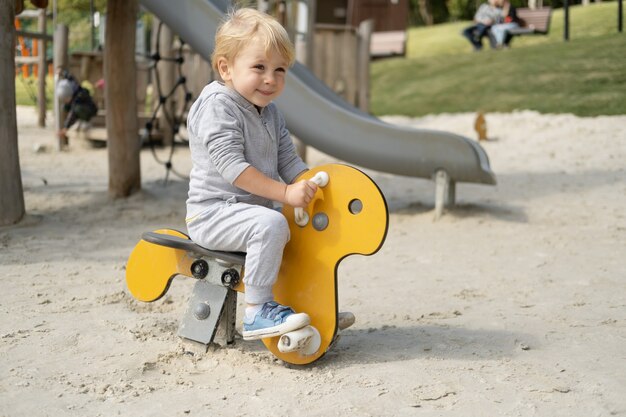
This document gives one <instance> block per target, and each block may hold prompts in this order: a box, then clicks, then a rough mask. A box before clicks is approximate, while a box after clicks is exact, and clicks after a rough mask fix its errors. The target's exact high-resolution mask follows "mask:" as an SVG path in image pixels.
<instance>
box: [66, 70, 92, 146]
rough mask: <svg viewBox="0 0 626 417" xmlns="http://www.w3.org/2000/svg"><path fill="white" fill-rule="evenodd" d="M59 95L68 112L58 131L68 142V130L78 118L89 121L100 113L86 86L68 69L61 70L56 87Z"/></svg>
mask: <svg viewBox="0 0 626 417" xmlns="http://www.w3.org/2000/svg"><path fill="white" fill-rule="evenodd" d="M56 94H57V97H58V98H59V99H60V100H61V101H62V102H63V105H64V108H63V110H64V111H65V112H67V116H66V117H65V121H64V122H63V127H62V128H61V129H60V130H59V131H58V132H57V135H58V136H59V138H61V139H63V140H64V141H65V143H67V130H68V129H69V128H70V127H72V126H73V125H74V123H76V122H77V121H78V120H82V121H84V122H89V121H90V120H91V118H92V117H94V116H95V115H96V114H97V113H98V106H97V105H96V103H95V102H94V101H93V99H92V98H91V94H89V91H88V90H87V89H86V88H83V87H81V86H80V84H78V81H76V79H75V78H74V77H73V76H72V75H71V74H70V73H69V72H67V71H65V70H61V72H60V73H59V81H58V82H57V88H56Z"/></svg>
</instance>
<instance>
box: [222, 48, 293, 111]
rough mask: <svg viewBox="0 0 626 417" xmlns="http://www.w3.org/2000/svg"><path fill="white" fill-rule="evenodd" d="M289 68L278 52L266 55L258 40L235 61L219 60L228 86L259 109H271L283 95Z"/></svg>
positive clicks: (243, 50)
mask: <svg viewBox="0 0 626 417" xmlns="http://www.w3.org/2000/svg"><path fill="white" fill-rule="evenodd" d="M287 67H288V65H287V61H286V60H285V59H284V58H283V57H282V56H281V55H280V54H279V53H278V51H275V50H273V51H271V52H270V53H269V54H266V53H265V48H264V45H263V43H262V42H261V41H260V40H259V39H257V38H255V39H253V40H252V41H250V42H249V43H248V44H247V45H246V46H245V47H244V48H243V49H242V50H240V51H239V52H238V53H237V56H236V57H235V59H234V60H233V61H232V62H229V61H228V60H227V59H226V58H220V59H219V61H218V69H219V71H220V75H221V77H222V79H223V80H224V82H225V83H226V85H227V86H229V87H230V88H232V89H234V90H236V91H237V92H238V93H239V94H241V95H242V96H243V97H244V98H245V99H246V100H248V101H249V102H250V103H252V104H254V105H255V106H258V107H265V106H267V105H268V104H270V102H271V101H272V100H274V99H275V98H277V97H278V96H280V94H281V93H282V92H283V88H285V75H286V74H287Z"/></svg>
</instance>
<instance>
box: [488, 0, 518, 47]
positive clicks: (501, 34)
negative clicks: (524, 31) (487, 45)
mask: <svg viewBox="0 0 626 417" xmlns="http://www.w3.org/2000/svg"><path fill="white" fill-rule="evenodd" d="M502 14H503V15H504V22H503V23H496V24H494V25H491V38H492V39H493V43H494V44H495V47H496V49H501V48H508V47H509V42H511V38H512V37H511V36H510V35H509V33H508V30H509V29H513V28H518V27H519V19H518V18H517V11H516V9H515V7H513V6H512V5H511V3H510V2H509V1H508V0H504V3H503V5H502Z"/></svg>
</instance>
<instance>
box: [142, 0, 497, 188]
mask: <svg viewBox="0 0 626 417" xmlns="http://www.w3.org/2000/svg"><path fill="white" fill-rule="evenodd" d="M140 3H141V4H142V5H143V6H144V7H146V8H147V9H148V10H149V11H150V12H152V13H153V14H155V15H156V16H157V17H158V18H159V19H161V20H162V21H163V22H164V23H165V24H167V25H168V26H169V27H170V28H172V30H174V31H175V32H176V33H177V34H178V35H179V36H180V37H181V38H182V39H183V40H184V41H185V42H187V43H188V44H189V45H190V46H191V47H192V48H193V49H194V50H196V51H197V52H198V53H199V54H201V55H202V56H203V57H204V58H205V59H207V60H208V59H210V56H211V53H212V51H213V44H214V35H215V31H216V29H217V26H218V25H219V23H220V22H221V21H222V19H223V16H224V13H226V11H227V10H228V8H229V7H230V4H229V2H228V1H225V0H176V1H173V0H140ZM287 74H288V78H287V83H286V87H285V90H284V92H283V94H282V95H281V97H280V98H279V99H277V100H276V104H277V105H278V107H279V108H280V110H281V112H282V113H283V114H284V116H285V119H286V121H287V127H288V128H289V130H290V131H291V133H293V134H294V135H295V136H297V137H298V138H300V139H301V140H302V141H303V142H304V143H306V144H308V145H311V146H313V147H315V148H317V149H319V150H320V151H322V152H324V153H327V154H329V155H332V156H334V157H336V158H339V159H341V160H344V161H346V162H349V163H351V164H355V165H358V166H361V167H365V168H369V169H373V170H377V171H382V172H388V173H392V174H397V175H405V176H412V177H419V178H428V179H431V178H432V177H433V174H434V173H435V171H437V170H438V169H444V170H445V171H446V172H447V173H448V175H449V176H450V179H451V180H452V181H455V182H472V183H482V184H495V182H496V178H495V175H494V174H493V172H492V171H491V168H490V166H489V159H488V157H487V154H486V153H485V151H484V150H483V148H482V147H481V146H480V145H479V144H478V143H477V142H475V141H472V140H470V139H468V138H465V137H462V136H459V135H455V134H452V133H447V132H443V131H436V130H426V129H414V128H408V127H402V126H396V125H392V124H389V123H385V122H383V121H382V120H380V119H377V118H376V117H373V116H371V115H369V114H367V113H365V112H363V111H361V110H359V109H357V108H355V107H353V106H351V105H350V104H348V103H347V102H346V101H344V100H343V99H342V98H341V97H339V96H338V95H336V94H335V93H334V92H333V91H332V90H331V89H329V88H328V87H327V86H326V85H325V84H324V83H323V82H322V81H320V80H319V79H318V78H316V77H315V76H314V75H313V74H312V73H311V72H310V71H309V70H308V69H307V68H306V67H304V66H303V65H301V64H298V63H296V65H295V66H294V67H293V68H292V69H290V70H289V72H288V73H287Z"/></svg>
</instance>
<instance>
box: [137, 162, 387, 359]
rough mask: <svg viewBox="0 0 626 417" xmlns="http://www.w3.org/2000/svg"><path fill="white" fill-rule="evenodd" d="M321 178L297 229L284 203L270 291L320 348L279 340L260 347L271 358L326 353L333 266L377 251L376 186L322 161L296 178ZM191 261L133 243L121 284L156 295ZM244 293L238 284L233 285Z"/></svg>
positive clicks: (149, 297) (333, 326) (381, 224)
mask: <svg viewBox="0 0 626 417" xmlns="http://www.w3.org/2000/svg"><path fill="white" fill-rule="evenodd" d="M319 171H325V172H326V173H328V175H329V178H330V181H329V183H328V185H327V186H326V187H324V188H321V187H320V188H318V191H317V193H316V195H315V198H314V200H313V201H312V202H311V204H309V206H308V207H307V208H306V209H305V210H306V212H307V213H308V215H309V219H310V220H309V223H308V224H307V225H306V226H304V227H300V226H298V225H296V223H295V222H294V208H293V207H289V206H285V207H284V209H283V213H284V214H285V217H286V218H287V220H288V221H289V228H290V232H291V239H290V241H289V243H288V244H287V246H286V247H285V251H284V254H283V261H282V265H281V269H280V272H279V276H278V281H277V283H276V285H275V286H274V295H275V298H276V300H277V301H278V302H280V303H282V304H285V305H289V306H292V307H293V308H294V309H295V310H296V311H297V312H305V313H307V314H309V316H310V317H311V325H313V326H315V327H316V328H317V330H318V331H319V332H320V335H321V338H322V343H321V346H320V349H319V350H318V351H317V352H316V353H315V354H313V355H310V356H302V355H300V354H299V353H297V352H291V353H282V352H280V351H279V350H278V347H277V343H278V339H279V338H278V337H274V338H270V339H264V340H263V343H264V344H265V345H266V346H267V348H268V349H269V350H270V351H271V352H272V353H273V354H274V355H276V356H277V357H278V358H280V359H282V360H283V361H285V362H287V363H292V364H300V365H303V364H308V363H311V362H314V361H315V360H317V359H319V358H320V357H322V356H323V355H324V353H326V351H327V350H328V348H329V346H330V345H331V343H332V342H333V340H334V338H335V336H336V333H337V268H338V266H339V262H341V260H342V259H343V258H345V257H346V256H348V255H351V254H361V255H371V254H373V253H375V252H376V251H378V249H379V248H380V247H381V246H382V243H383V241H384V240H385V236H386V234H387V226H388V213H387V204H386V202H385V199H384V197H383V195H382V193H381V192H380V190H379V189H378V187H377V186H376V184H375V183H374V182H373V181H372V180H371V179H370V178H369V177H368V176H367V175H365V174H364V173H362V172H361V171H359V170H358V169H355V168H352V167H349V166H347V165H339V164H329V165H324V166H321V167H317V168H315V169H312V170H310V171H307V172H305V173H304V174H303V175H302V177H301V178H300V179H310V178H312V177H313V176H314V175H315V174H316V173H317V172H319ZM355 200H359V201H360V203H361V206H362V210H361V211H360V212H359V213H352V212H351V203H352V202H353V201H355ZM318 213H324V214H326V215H327V216H328V226H327V227H326V228H325V229H324V230H321V231H318V230H316V229H315V228H314V227H313V224H312V223H313V219H314V216H315V215H316V214H318ZM156 232H157V233H164V234H169V235H174V236H178V237H184V238H187V236H185V235H184V234H182V233H180V232H177V231H174V230H168V229H162V230H157V231H156ZM192 262H193V259H192V258H191V257H190V256H189V255H188V254H187V252H186V251H184V250H181V249H173V248H169V247H164V246H159V245H155V244H152V243H149V242H146V241H144V240H142V241H140V242H139V243H138V244H137V246H136V247H135V249H134V250H133V251H132V253H131V255H130V258H129V260H128V264H127V266H126V282H127V285H128V289H129V290H130V292H131V294H132V295H133V296H134V297H135V298H137V299H139V300H141V301H146V302H150V301H155V300H157V299H159V298H160V297H162V296H163V295H164V294H165V293H166V292H167V289H168V287H169V284H170V282H171V280H172V279H173V278H174V276H176V275H179V274H180V275H187V276H189V275H190V270H191V268H190V267H191V263H192ZM235 289H236V290H237V291H240V292H244V291H245V288H244V285H243V283H242V282H240V284H239V285H238V286H237V287H236V288H235Z"/></svg>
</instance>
